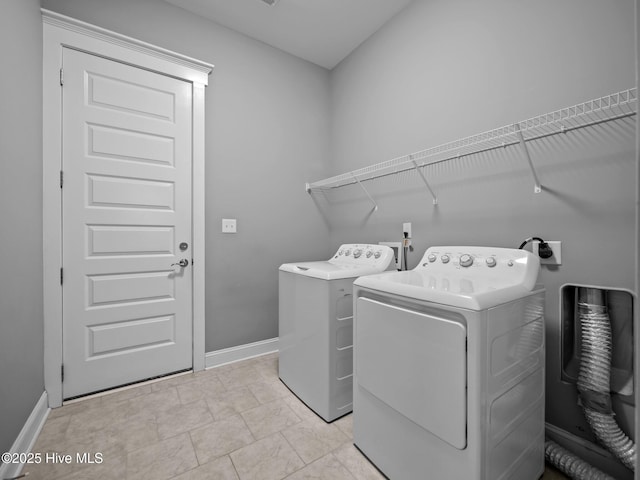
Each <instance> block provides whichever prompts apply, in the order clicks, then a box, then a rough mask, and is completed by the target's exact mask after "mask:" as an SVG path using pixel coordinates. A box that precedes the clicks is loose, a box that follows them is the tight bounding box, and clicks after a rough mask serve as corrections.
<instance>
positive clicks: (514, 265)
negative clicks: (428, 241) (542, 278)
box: [414, 246, 540, 289]
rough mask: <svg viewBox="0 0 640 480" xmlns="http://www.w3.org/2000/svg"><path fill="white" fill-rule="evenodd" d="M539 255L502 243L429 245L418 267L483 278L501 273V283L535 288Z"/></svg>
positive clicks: (433, 272) (453, 274) (425, 269)
mask: <svg viewBox="0 0 640 480" xmlns="http://www.w3.org/2000/svg"><path fill="white" fill-rule="evenodd" d="M539 269H540V259H539V258H538V257H537V256H535V255H533V254H532V253H531V252H528V251H526V250H519V249H515V248H499V247H470V246H466V247H465V246H444V247H429V248H428V249H427V251H426V252H425V254H424V256H423V257H422V260H420V263H419V264H418V266H417V267H416V268H415V269H414V270H415V271H425V272H429V273H432V274H437V275H446V276H456V275H462V276H464V277H466V278H473V279H475V280H479V281H481V280H482V279H483V278H485V279H487V280H488V279H495V278H496V277H500V280H501V282H500V283H501V284H503V285H505V284H510V285H522V286H524V287H526V288H528V289H531V288H533V286H534V285H535V282H536V279H537V277H538V272H539Z"/></svg>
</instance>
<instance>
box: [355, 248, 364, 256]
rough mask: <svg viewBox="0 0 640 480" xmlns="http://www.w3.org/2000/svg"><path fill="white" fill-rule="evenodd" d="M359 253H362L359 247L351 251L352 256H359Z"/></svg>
mask: <svg viewBox="0 0 640 480" xmlns="http://www.w3.org/2000/svg"><path fill="white" fill-rule="evenodd" d="M360 255H362V250H360V249H359V248H358V249H357V250H354V251H353V258H360Z"/></svg>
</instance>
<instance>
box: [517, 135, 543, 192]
mask: <svg viewBox="0 0 640 480" xmlns="http://www.w3.org/2000/svg"><path fill="white" fill-rule="evenodd" d="M514 127H515V129H516V135H517V136H518V141H519V142H520V149H521V150H522V154H523V155H524V157H525V158H526V159H527V162H528V163H529V168H530V169H531V174H532V175H533V181H534V182H535V185H534V187H533V192H534V193H540V192H542V185H540V180H539V179H538V175H537V174H536V169H535V168H534V166H533V162H532V161H531V155H529V149H528V148H527V144H526V142H525V141H524V136H523V135H522V131H521V130H520V125H518V124H517V123H516V124H514Z"/></svg>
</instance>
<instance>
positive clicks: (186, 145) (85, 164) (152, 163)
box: [61, 48, 193, 398]
mask: <svg viewBox="0 0 640 480" xmlns="http://www.w3.org/2000/svg"><path fill="white" fill-rule="evenodd" d="M62 64H63V76H62V79H61V82H62V84H63V87H62V96H63V99H62V110H63V113H62V145H63V146H62V173H61V186H62V237H63V238H62V250H63V251H62V262H63V270H62V272H61V275H62V276H63V278H62V295H63V336H62V343H63V369H64V370H63V371H64V374H63V384H62V388H63V397H64V398H71V397H75V396H79V395H84V394H88V393H92V392H96V391H100V390H104V389H108V388H112V387H116V386H120V385H125V384H128V383H132V382H136V381H140V380H144V379H147V378H151V377H155V376H159V375H165V374H168V373H172V372H176V371H180V370H185V369H190V368H192V363H193V357H192V348H193V347H192V342H193V338H192V331H193V330H192V328H193V326H192V299H193V297H192V274H191V270H192V269H191V261H192V258H191V232H192V227H191V225H192V213H191V204H192V203H191V202H192V199H191V178H192V173H191V172H192V166H191V164H192V161H191V158H192V145H191V141H192V140H191V139H192V134H191V129H192V85H191V84H190V83H188V82H185V81H182V80H178V79H176V78H173V77H169V76H165V75H161V74H158V73H155V72H151V71H148V70H144V69H141V68H136V67H133V66H130V65H126V64H123V63H118V62H115V61H112V60H108V59H105V58H102V57H98V56H94V55H90V54H87V53H83V52H80V51H76V50H72V49H69V48H64V49H63V58H62Z"/></svg>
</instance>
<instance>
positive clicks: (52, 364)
mask: <svg viewBox="0 0 640 480" xmlns="http://www.w3.org/2000/svg"><path fill="white" fill-rule="evenodd" d="M41 11H42V21H43V75H42V77H43V78H42V80H43V87H42V93H43V99H42V106H43V125H42V129H43V137H42V138H43V140H42V141H43V155H42V161H43V190H42V197H43V198H42V201H43V237H44V238H43V239H44V241H43V245H44V246H43V298H44V305H43V306H44V386H45V390H46V391H47V394H48V398H49V406H50V407H52V408H53V407H59V406H60V405H62V378H61V365H62V286H61V284H60V268H61V266H62V196H61V191H60V169H61V165H62V158H61V152H62V142H61V139H62V115H61V113H62V98H61V94H60V81H61V80H60V67H61V64H62V51H63V48H72V49H76V50H80V51H83V52H86V53H89V54H92V55H97V56H101V57H104V58H107V59H110V60H115V61H118V62H122V63H126V64H129V65H133V66H136V67H139V68H144V69H146V70H150V71H153V72H156V73H160V74H163V75H169V76H172V77H175V78H179V79H181V80H185V81H188V82H190V83H191V84H192V86H193V113H192V115H193V130H192V142H193V148H192V155H193V158H192V162H193V165H192V216H193V223H192V229H193V231H192V242H193V250H192V252H193V259H194V263H193V265H192V268H191V272H192V275H193V369H194V370H195V371H198V370H203V369H204V368H205V344H204V338H205V317H204V306H205V249H204V241H205V216H204V193H205V183H204V162H205V155H204V145H205V130H204V119H205V102H204V91H205V87H206V86H207V84H208V76H209V74H210V73H211V71H212V70H213V65H211V64H208V63H205V62H201V61H199V60H195V59H193V58H190V57H186V56H184V55H180V54H177V53H174V52H171V51H169V50H165V49H163V48H159V47H155V46H153V45H151V44H148V43H145V42H141V41H139V40H135V39H133V38H130V37H126V36H124V35H120V34H118V33H115V32H111V31H109V30H105V29H103V28H100V27H96V26H94V25H90V24H88V23H85V22H81V21H79V20H75V19H72V18H70V17H66V16H64V15H60V14H57V13H54V12H50V11H48V10H45V9H42V10H41Z"/></svg>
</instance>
